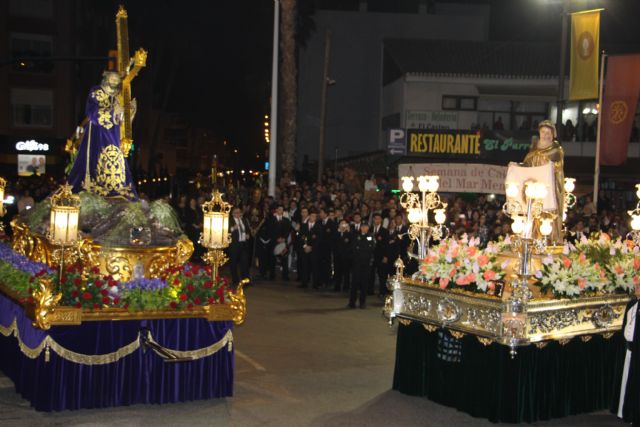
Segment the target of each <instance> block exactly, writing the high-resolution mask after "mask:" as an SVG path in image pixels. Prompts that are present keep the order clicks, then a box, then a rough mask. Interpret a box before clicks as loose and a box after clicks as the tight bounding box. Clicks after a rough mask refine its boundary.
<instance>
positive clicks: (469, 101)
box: [442, 95, 478, 111]
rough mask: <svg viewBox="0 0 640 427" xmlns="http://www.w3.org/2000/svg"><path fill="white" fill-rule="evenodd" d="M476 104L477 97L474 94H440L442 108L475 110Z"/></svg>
mask: <svg viewBox="0 0 640 427" xmlns="http://www.w3.org/2000/svg"><path fill="white" fill-rule="evenodd" d="M477 106H478V98H477V97H475V96H453V95H443V96H442V109H443V110H465V111H475V110H476V109H477Z"/></svg>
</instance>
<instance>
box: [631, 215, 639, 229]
mask: <svg viewBox="0 0 640 427" xmlns="http://www.w3.org/2000/svg"><path fill="white" fill-rule="evenodd" d="M631 228H632V229H633V230H634V231H638V230H640V215H631Z"/></svg>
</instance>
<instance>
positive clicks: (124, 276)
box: [106, 254, 131, 282]
mask: <svg viewBox="0 0 640 427" xmlns="http://www.w3.org/2000/svg"><path fill="white" fill-rule="evenodd" d="M106 269H107V272H108V273H109V274H110V275H112V276H113V278H114V279H116V280H120V281H121V282H126V281H128V280H129V279H131V265H129V259H128V258H127V257H126V256H122V255H117V254H116V255H111V256H109V257H108V258H107V260H106Z"/></svg>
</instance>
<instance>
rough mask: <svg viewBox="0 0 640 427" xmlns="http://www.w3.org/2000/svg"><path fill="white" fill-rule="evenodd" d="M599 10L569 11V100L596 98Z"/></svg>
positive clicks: (598, 55)
mask: <svg viewBox="0 0 640 427" xmlns="http://www.w3.org/2000/svg"><path fill="white" fill-rule="evenodd" d="M600 10H601V9H598V10H590V11H585V12H578V13H573V14H571V71H570V73H569V79H570V81H569V99H570V100H571V101H576V100H581V99H596V98H598V71H599V69H598V59H599V57H600V53H599V49H600Z"/></svg>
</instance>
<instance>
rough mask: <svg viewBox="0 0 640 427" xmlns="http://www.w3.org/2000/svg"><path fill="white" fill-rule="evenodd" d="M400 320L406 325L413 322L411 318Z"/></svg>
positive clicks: (399, 320)
mask: <svg viewBox="0 0 640 427" xmlns="http://www.w3.org/2000/svg"><path fill="white" fill-rule="evenodd" d="M398 322H400V323H401V324H403V325H404V326H409V325H410V324H411V320H409V319H398Z"/></svg>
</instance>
